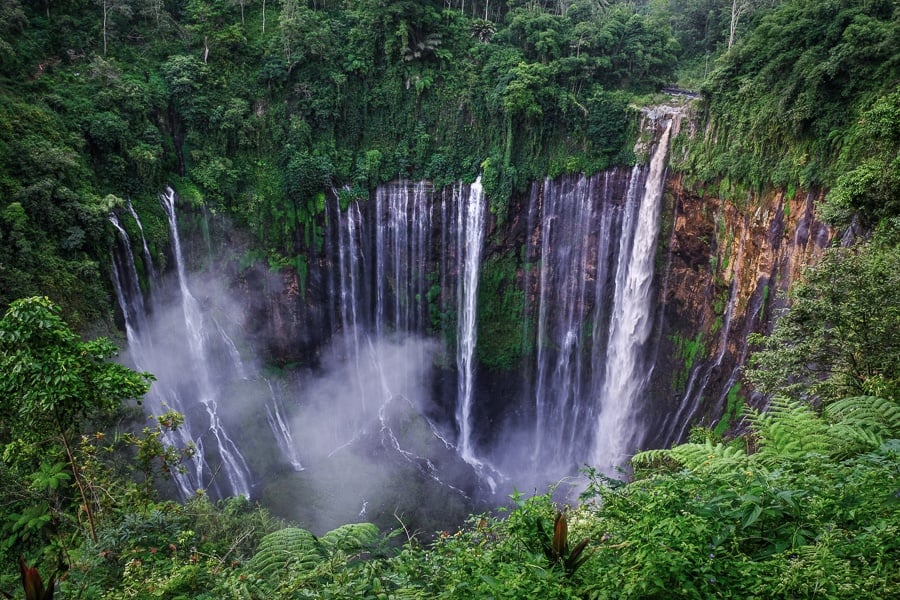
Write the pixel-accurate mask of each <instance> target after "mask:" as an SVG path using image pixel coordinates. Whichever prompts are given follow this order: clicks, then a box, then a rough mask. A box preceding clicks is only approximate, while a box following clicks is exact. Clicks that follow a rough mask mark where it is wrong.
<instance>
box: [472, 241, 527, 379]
mask: <svg viewBox="0 0 900 600" xmlns="http://www.w3.org/2000/svg"><path fill="white" fill-rule="evenodd" d="M516 263H517V261H516V256H515V254H511V255H509V254H508V255H504V256H495V257H492V258H491V259H489V260H488V261H486V262H485V263H484V264H482V266H481V278H480V280H479V284H478V307H479V309H478V322H477V326H478V346H477V347H476V352H477V356H478V361H479V362H480V363H481V364H483V365H485V366H487V367H488V368H490V369H498V370H508V369H512V368H514V367H515V366H516V365H518V364H520V362H521V359H522V357H524V356H528V354H529V353H530V352H531V348H530V347H529V346H530V344H531V343H532V342H531V338H530V337H526V336H525V335H523V331H522V329H523V327H527V326H528V324H527V319H528V317H527V315H526V314H525V291H524V290H523V289H522V285H521V283H519V282H518V281H517V279H516V273H517V270H518V266H517V264H516ZM531 329H532V330H533V325H532V327H531Z"/></svg>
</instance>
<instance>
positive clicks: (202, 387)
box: [160, 188, 250, 497]
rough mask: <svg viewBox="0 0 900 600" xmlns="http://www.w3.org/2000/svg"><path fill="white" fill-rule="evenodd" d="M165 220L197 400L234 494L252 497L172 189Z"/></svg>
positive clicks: (167, 196)
mask: <svg viewBox="0 0 900 600" xmlns="http://www.w3.org/2000/svg"><path fill="white" fill-rule="evenodd" d="M160 199H161V201H162V203H163V208H165V210H166V216H168V218H169V230H170V232H169V233H170V236H171V240H172V248H173V252H174V254H175V269H176V273H177V275H178V287H179V289H180V291H181V308H182V311H183V314H184V334H185V336H186V338H187V340H186V341H187V345H188V349H189V351H190V359H191V364H192V365H193V366H194V368H195V371H194V374H195V383H196V393H197V400H199V402H200V403H201V404H202V405H203V407H204V408H205V409H206V414H207V417H208V422H207V425H208V431H209V433H211V434H212V436H213V438H214V439H215V442H216V444H215V450H216V451H217V452H218V454H219V456H220V458H221V459H222V463H221V465H222V471H223V474H224V476H225V477H226V478H227V479H228V484H229V488H230V490H231V492H232V493H233V494H235V495H238V494H241V495H244V496H247V497H249V496H250V469H249V468H248V467H247V463H246V462H245V460H244V457H243V455H242V454H241V451H240V450H239V449H238V447H237V446H236V445H235V443H234V441H232V439H231V437H230V436H229V434H228V431H227V430H226V428H225V426H224V425H223V423H222V417H221V415H220V413H219V396H218V394H217V392H216V389H215V388H214V386H213V382H212V380H211V377H212V373H211V371H212V367H211V364H210V361H211V357H210V349H209V347H208V339H209V336H210V332H209V331H208V330H207V329H206V324H205V323H204V319H203V313H202V311H201V310H200V305H199V304H198V303H197V299H196V298H194V296H193V294H191V290H190V289H189V288H188V284H187V275H186V274H185V267H184V257H183V256H182V253H181V239H180V238H181V236H180V234H179V232H178V222H177V219H176V215H175V191H174V190H172V189H171V188H169V189H167V190H166V193H165V194H163V195H161V196H160Z"/></svg>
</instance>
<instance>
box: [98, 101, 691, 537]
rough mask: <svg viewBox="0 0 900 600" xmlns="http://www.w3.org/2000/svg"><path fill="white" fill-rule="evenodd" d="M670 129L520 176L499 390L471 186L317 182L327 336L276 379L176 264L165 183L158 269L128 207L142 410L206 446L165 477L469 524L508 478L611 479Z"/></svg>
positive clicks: (648, 299) (658, 126)
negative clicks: (585, 475) (487, 354)
mask: <svg viewBox="0 0 900 600" xmlns="http://www.w3.org/2000/svg"><path fill="white" fill-rule="evenodd" d="M648 121H649V120H648ZM674 122H675V118H673V117H672V116H671V115H663V116H662V117H661V118H660V119H659V121H658V122H651V123H649V125H648V126H651V127H653V128H654V130H655V131H656V132H657V133H656V136H655V139H656V142H655V145H654V147H653V148H652V152H651V153H650V156H649V158H650V162H649V164H648V165H645V166H635V167H633V168H630V169H612V170H609V171H605V172H603V173H599V174H596V175H593V176H589V177H587V176H564V177H561V178H559V179H555V180H545V181H543V182H535V183H534V184H533V185H532V189H531V194H530V200H529V201H528V203H527V207H526V210H525V211H524V212H523V214H521V215H519V216H518V223H519V225H518V233H517V234H516V235H518V236H519V237H518V239H519V244H520V245H521V248H522V251H521V253H520V255H519V256H518V257H515V260H516V269H515V274H514V275H513V276H510V278H508V280H507V281H506V283H505V285H506V286H507V288H506V291H504V292H503V293H504V294H508V295H509V296H508V297H509V298H514V299H515V298H517V299H519V300H520V301H519V302H518V303H517V304H515V306H514V307H513V309H512V310H516V311H518V312H519V313H520V314H519V315H518V316H517V318H516V319H515V322H517V323H519V324H520V325H519V327H520V331H518V332H515V333H514V335H515V336H521V339H520V341H521V344H522V347H523V348H528V349H530V351H528V352H526V353H525V354H524V355H523V358H522V359H521V360H519V364H518V366H517V367H514V368H513V369H507V370H506V372H505V374H504V376H503V379H502V382H503V383H502V385H497V381H498V380H497V378H496V376H495V374H493V373H491V372H490V370H489V369H487V368H485V366H484V365H483V364H482V363H481V362H480V361H479V358H478V357H479V355H478V349H479V342H480V341H481V342H482V343H486V342H488V341H493V340H480V339H479V338H480V336H483V335H484V333H480V330H482V329H483V328H484V327H485V326H486V324H485V323H484V322H483V321H480V320H479V318H480V315H481V314H482V313H481V312H479V311H483V310H486V307H485V306H483V304H485V300H486V297H485V296H484V293H485V292H483V290H482V291H480V290H481V286H480V281H481V280H482V279H483V278H484V277H485V272H484V269H486V268H488V265H489V261H491V260H494V259H493V258H486V256H487V254H488V251H487V247H486V246H487V245H488V244H491V243H493V242H491V241H490V235H491V233H492V231H491V228H492V227H494V226H495V220H494V219H493V217H492V216H491V215H490V213H489V210H488V202H487V199H486V198H485V196H484V192H483V189H482V188H481V185H480V181H476V182H474V183H472V184H458V185H455V186H450V187H448V188H444V189H434V188H432V187H431V186H430V185H429V184H427V183H426V182H406V181H403V180H401V181H397V182H394V183H391V184H386V185H383V186H380V187H379V188H378V189H377V190H376V192H375V194H374V197H372V198H370V199H368V200H365V201H359V200H350V201H349V202H348V201H342V200H341V194H340V191H335V193H333V194H330V195H329V196H328V198H327V200H326V205H325V210H324V215H323V218H324V228H323V232H322V237H323V239H322V241H321V248H322V254H321V257H320V259H319V262H320V264H321V265H323V267H322V273H323V276H322V278H321V280H317V283H316V285H318V286H319V288H321V289H322V291H323V293H322V296H324V297H325V298H326V304H327V305H326V306H321V307H318V308H317V309H316V310H318V311H320V312H321V313H322V314H323V315H325V316H323V319H324V321H325V322H327V327H328V332H327V334H324V335H323V336H322V337H323V338H327V342H326V343H324V344H322V345H321V346H320V347H318V349H317V350H316V352H315V362H316V364H315V365H308V366H306V367H305V368H303V369H295V370H293V371H290V372H287V373H286V374H282V375H278V374H274V373H271V372H268V371H265V370H264V369H263V365H260V364H258V362H257V361H256V360H255V359H254V358H253V357H254V356H255V355H256V354H257V351H256V350H254V348H253V345H252V343H251V342H250V341H249V338H248V336H247V335H245V334H244V332H243V331H242V323H244V322H245V318H246V317H245V316H244V315H243V314H242V308H241V305H240V303H239V301H237V300H235V299H234V298H233V295H232V294H231V293H230V292H229V290H228V289H227V284H226V283H225V282H223V281H222V279H221V277H220V278H218V279H217V278H216V277H215V276H214V275H213V274H212V273H191V272H190V271H189V270H188V269H187V268H186V266H185V262H186V261H185V258H184V256H183V255H182V248H181V236H182V235H183V233H182V232H181V231H180V229H179V223H178V218H177V214H176V212H177V209H176V207H177V202H176V200H177V199H176V197H175V195H174V192H172V191H171V190H167V191H166V192H165V193H164V194H162V195H161V197H160V200H161V205H162V206H163V207H164V209H165V212H166V215H167V217H168V221H169V225H170V240H171V245H172V257H171V258H172V263H173V268H171V269H169V272H168V273H166V274H164V275H160V274H158V273H157V269H155V268H154V266H153V265H152V263H151V262H150V254H149V252H147V251H146V241H144V240H140V241H138V240H130V239H129V238H128V236H127V233H126V232H125V229H124V228H123V227H122V226H121V224H120V222H119V220H120V219H125V218H128V219H134V220H135V221H136V224H137V225H138V230H139V231H141V232H142V228H140V220H139V219H140V217H139V215H137V214H136V213H135V212H134V211H133V210H132V209H129V210H128V212H127V214H120V215H118V216H117V215H112V216H111V220H113V224H114V225H115V227H116V230H117V232H118V233H119V236H120V240H119V243H118V244H117V247H116V251H115V254H114V270H113V272H114V283H115V286H116V291H117V297H118V299H119V303H120V307H121V309H122V313H123V317H124V322H125V326H126V332H127V335H128V339H129V353H128V359H129V360H130V361H131V363H132V364H133V365H134V366H135V367H137V368H139V369H142V370H148V371H151V372H153V373H154V374H155V375H156V376H157V378H158V380H157V381H156V382H155V383H154V384H153V389H152V391H151V394H150V395H149V396H148V398H147V401H146V406H147V408H148V412H152V413H154V414H159V412H161V411H162V410H165V409H166V408H167V407H170V408H173V409H175V410H178V411H180V412H183V413H184V414H185V415H186V424H185V427H183V428H182V429H180V430H179V431H178V432H176V433H175V434H174V435H173V436H172V437H171V439H170V441H171V442H173V443H176V444H178V445H184V444H185V443H187V442H188V441H192V442H193V443H195V444H196V446H197V449H198V452H197V455H196V457H195V459H194V460H193V461H192V463H191V464H190V465H189V467H190V468H189V469H188V470H187V473H186V474H185V475H183V476H179V477H178V478H176V480H175V481H176V484H177V486H176V487H177V489H178V492H179V493H180V495H181V496H182V497H187V496H190V495H192V494H193V493H195V491H196V490H197V489H205V490H208V492H209V493H211V494H213V495H214V496H217V497H224V496H229V495H234V494H243V495H247V496H250V497H251V498H254V499H261V500H262V501H263V502H264V503H266V504H268V505H270V506H273V507H274V510H275V511H276V512H277V513H279V514H283V515H285V516H289V517H291V518H298V519H300V520H303V521H304V522H305V523H307V525H308V526H310V527H312V528H313V529H316V528H318V527H321V528H322V529H327V528H328V527H330V526H332V525H333V524H335V523H337V524H340V523H342V522H347V521H351V520H357V519H361V520H373V521H376V522H389V521H390V520H391V519H392V518H399V517H398V516H397V513H398V512H399V513H402V514H409V513H415V511H417V510H421V509H422V507H423V506H426V505H428V506H436V507H440V508H439V511H440V510H445V511H447V512H448V513H452V514H458V515H464V514H466V512H468V511H469V510H471V509H472V507H474V506H476V505H478V503H479V502H487V503H488V505H494V504H496V498H497V497H505V495H507V494H509V493H510V492H511V491H512V490H513V488H514V487H516V488H518V489H538V490H541V489H543V488H544V487H545V486H546V485H547V484H551V483H555V482H558V481H560V480H562V479H563V478H573V479H574V478H575V477H577V476H578V472H579V469H580V468H581V467H582V466H584V465H585V464H590V465H592V466H595V467H597V468H598V469H599V470H600V471H601V472H603V473H605V474H607V475H610V476H619V475H618V473H619V471H618V469H619V468H620V467H621V466H622V465H623V464H624V463H625V462H626V460H627V458H628V457H629V456H630V455H631V454H632V453H633V452H634V451H635V450H636V449H638V448H640V447H641V445H642V444H643V443H644V442H645V439H646V433H647V432H645V431H644V429H643V426H642V423H641V421H640V419H638V418H636V417H635V415H636V414H638V412H639V411H638V409H639V408H640V406H641V405H642V404H643V403H646V402H647V399H646V398H645V397H644V395H645V388H646V384H647V380H648V378H649V375H650V373H651V372H652V369H653V361H652V357H653V356H654V354H655V351H656V350H655V346H654V343H655V339H656V338H655V337H654V336H653V335H652V333H653V321H654V314H655V313H654V311H655V304H654V302H655V300H654V285H655V282H654V277H655V273H654V265H655V258H656V245H657V237H658V232H659V222H658V219H659V213H660V199H661V195H662V184H663V181H664V175H665V169H664V165H665V160H666V154H667V151H668V140H669V138H670V135H671V129H672V127H673V123H674ZM132 231H134V230H132ZM132 246H134V247H135V248H139V249H140V248H142V247H143V252H140V253H139V255H140V261H142V262H143V267H144V268H143V269H142V270H141V272H142V273H143V274H144V281H145V288H149V289H150V290H152V293H146V294H145V293H144V292H142V291H141V290H142V288H141V285H140V277H139V270H138V268H137V264H138V256H136V255H135V253H134V251H133V250H132ZM309 262H310V263H312V262H313V259H312V258H310V259H309ZM311 285H312V284H311ZM294 293H297V294H302V292H299V291H295V292H294ZM306 293H307V294H308V295H311V294H313V292H312V291H309V290H307V292H306ZM504 297H505V296H504ZM492 301H498V302H499V301H500V299H499V298H487V302H488V303H489V302H492ZM298 302H305V301H304V300H303V299H302V298H298ZM682 425H683V424H682V423H673V424H671V427H672V428H677V427H681V426H682ZM495 494H496V495H495ZM437 521H440V519H439V518H438V519H437V520H436V521H435V522H437ZM423 522H425V523H429V524H430V523H431V522H432V521H429V520H428V519H427V518H426V519H424V521H423Z"/></svg>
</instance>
